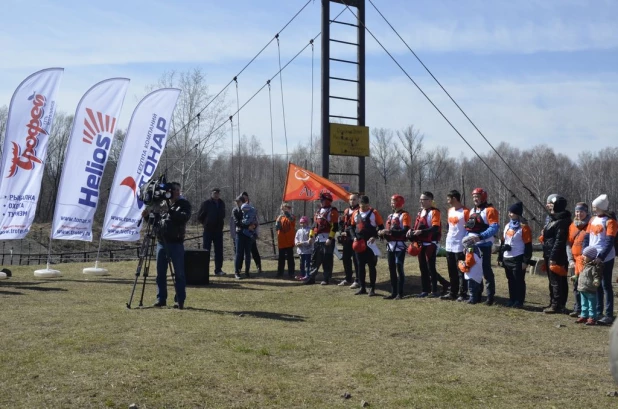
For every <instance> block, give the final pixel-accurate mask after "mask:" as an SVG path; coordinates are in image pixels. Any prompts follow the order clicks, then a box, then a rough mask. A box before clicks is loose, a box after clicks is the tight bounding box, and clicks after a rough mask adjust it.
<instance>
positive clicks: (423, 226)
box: [407, 192, 450, 298]
mask: <svg viewBox="0 0 618 409" xmlns="http://www.w3.org/2000/svg"><path fill="white" fill-rule="evenodd" d="M420 204H421V210H420V211H419V212H418V215H417V216H416V220H415V221H414V226H413V227H412V229H410V231H408V233H407V237H408V238H409V239H410V240H411V241H413V242H418V243H420V244H421V247H420V248H421V252H420V254H419V255H418V266H419V269H420V270H421V293H420V294H418V297H421V298H423V297H430V298H433V297H439V296H440V295H441V294H440V293H439V292H438V281H439V282H440V284H441V285H442V295H446V293H447V292H448V290H449V287H450V283H449V282H448V281H446V280H445V279H444V278H443V277H442V276H441V275H440V274H438V271H437V270H436V255H437V254H436V253H437V249H438V243H440V238H441V236H442V222H441V220H440V210H438V209H437V208H436V207H435V206H434V203H433V193H431V192H423V193H422V194H421V197H420Z"/></svg>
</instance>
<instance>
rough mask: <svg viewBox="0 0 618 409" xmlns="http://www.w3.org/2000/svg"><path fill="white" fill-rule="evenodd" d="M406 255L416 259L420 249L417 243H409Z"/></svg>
mask: <svg viewBox="0 0 618 409" xmlns="http://www.w3.org/2000/svg"><path fill="white" fill-rule="evenodd" d="M408 254H409V255H411V256H412V257H416V256H418V255H419V254H421V248H420V247H419V245H418V243H417V242H414V243H410V245H409V246H408Z"/></svg>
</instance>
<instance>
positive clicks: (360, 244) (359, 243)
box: [352, 239, 367, 253]
mask: <svg viewBox="0 0 618 409" xmlns="http://www.w3.org/2000/svg"><path fill="white" fill-rule="evenodd" d="M352 250H354V251H355V252H356V253H362V252H363V251H365V250H367V243H365V240H364V239H358V240H354V243H352Z"/></svg>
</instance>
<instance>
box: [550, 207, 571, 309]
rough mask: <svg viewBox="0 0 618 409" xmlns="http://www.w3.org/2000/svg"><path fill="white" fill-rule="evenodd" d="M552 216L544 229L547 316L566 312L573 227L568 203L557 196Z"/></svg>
mask: <svg viewBox="0 0 618 409" xmlns="http://www.w3.org/2000/svg"><path fill="white" fill-rule="evenodd" d="M550 200H551V204H552V206H551V214H550V217H549V222H548V223H547V224H546V225H545V228H544V229H543V259H544V260H545V265H546V266H547V276H548V278H549V298H550V305H549V307H548V308H545V309H544V310H543V312H544V313H546V314H555V313H560V312H564V307H565V305H566V302H567V297H568V294H569V286H568V282H567V269H568V266H569V259H568V256H567V250H566V246H567V240H568V236H569V226H570V225H571V221H572V220H571V212H569V211H568V210H566V207H567V201H566V199H565V198H564V197H562V196H558V195H556V196H555V197H553V198H551V199H550Z"/></svg>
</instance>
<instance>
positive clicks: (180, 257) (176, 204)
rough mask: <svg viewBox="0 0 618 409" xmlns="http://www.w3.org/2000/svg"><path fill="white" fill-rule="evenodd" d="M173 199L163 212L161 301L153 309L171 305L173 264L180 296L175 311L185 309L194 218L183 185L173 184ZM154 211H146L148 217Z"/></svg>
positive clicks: (159, 240)
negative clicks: (188, 232) (169, 289)
mask: <svg viewBox="0 0 618 409" xmlns="http://www.w3.org/2000/svg"><path fill="white" fill-rule="evenodd" d="M170 186H171V191H170V194H171V197H170V198H169V199H167V210H166V211H162V212H161V216H160V220H159V221H158V223H159V229H158V232H157V302H155V303H154V304H153V307H165V306H166V305H167V266H168V263H169V262H170V261H171V262H172V265H173V268H174V270H173V271H174V276H175V285H176V297H175V304H174V308H179V309H183V308H184V303H185V298H186V296H187V294H186V290H185V286H186V281H185V247H184V239H185V231H186V226H187V222H188V221H189V219H190V218H191V204H190V203H189V201H188V200H187V199H185V198H183V197H181V195H180V183H178V182H172V183H170ZM151 211H153V210H151V209H145V210H144V211H143V212H142V216H143V217H144V218H148V216H149V214H150V212H151Z"/></svg>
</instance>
